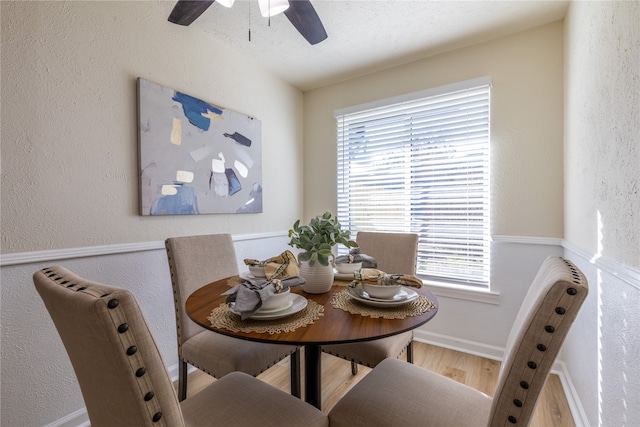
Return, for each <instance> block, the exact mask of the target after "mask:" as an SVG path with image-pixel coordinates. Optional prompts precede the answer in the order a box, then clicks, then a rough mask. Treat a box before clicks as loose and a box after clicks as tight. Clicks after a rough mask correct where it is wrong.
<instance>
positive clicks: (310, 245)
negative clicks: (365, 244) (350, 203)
mask: <svg viewBox="0 0 640 427" xmlns="http://www.w3.org/2000/svg"><path fill="white" fill-rule="evenodd" d="M350 234H351V233H350V232H349V230H342V227H341V225H340V222H338V219H337V218H334V217H333V216H332V214H331V212H325V213H324V214H322V215H319V216H316V217H315V218H312V219H311V221H309V224H308V225H300V220H297V221H296V222H295V224H293V228H292V229H291V230H289V238H290V241H289V246H291V247H295V248H298V249H301V250H302V251H301V252H300V253H299V254H298V261H299V263H300V275H301V276H302V277H304V279H305V284H304V285H303V289H304V290H305V291H306V292H309V293H322V292H327V291H328V290H329V289H330V288H331V285H332V284H333V265H332V263H330V262H329V259H330V258H331V257H333V247H334V246H335V245H337V244H339V243H341V244H343V245H345V246H346V247H347V248H355V247H357V246H358V244H357V243H356V242H355V241H353V240H350V239H349V236H350Z"/></svg>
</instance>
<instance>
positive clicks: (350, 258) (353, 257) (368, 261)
mask: <svg viewBox="0 0 640 427" xmlns="http://www.w3.org/2000/svg"><path fill="white" fill-rule="evenodd" d="M354 262H362V268H376V267H378V261H376V259H375V258H374V257H372V256H370V255H367V254H361V253H360V248H353V249H351V251H349V255H340V256H339V257H336V263H345V264H353V263H354Z"/></svg>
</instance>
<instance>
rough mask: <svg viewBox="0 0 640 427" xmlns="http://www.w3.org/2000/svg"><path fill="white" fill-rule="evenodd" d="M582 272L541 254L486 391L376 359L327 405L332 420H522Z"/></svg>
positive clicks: (581, 295)
mask: <svg viewBox="0 0 640 427" xmlns="http://www.w3.org/2000/svg"><path fill="white" fill-rule="evenodd" d="M587 292H588V286H587V281H586V279H585V277H584V275H583V274H582V273H581V272H580V271H579V270H578V269H577V267H575V266H574V265H573V264H572V263H571V262H569V261H567V260H564V259H562V258H559V257H549V258H547V259H546V260H545V261H544V263H543V264H542V266H541V268H540V271H539V272H538V274H537V276H536V278H535V279H534V281H533V284H532V285H531V287H530V288H529V291H528V293H527V295H526V297H525V299H524V302H523V303H522V306H521V308H520V312H519V314H518V316H517V318H516V322H515V323H514V325H513V328H512V331H511V334H510V335H509V339H508V344H507V347H506V351H505V358H504V361H503V362H502V367H501V371H500V376H499V378H498V385H497V387H496V391H495V393H494V397H493V399H491V398H488V397H486V396H485V395H484V394H482V393H480V392H479V391H476V390H473V389H471V388H469V387H467V386H465V385H463V384H461V383H458V382H456V381H454V380H451V379H449V378H446V377H443V376H440V375H437V374H435V373H431V372H428V371H426V370H425V369H422V368H419V367H417V366H414V365H410V364H408V363H404V362H401V361H399V360H393V359H388V360H385V361H384V362H382V363H380V364H379V365H378V366H377V367H376V368H375V369H373V371H372V372H370V373H369V374H368V375H367V376H366V377H365V378H364V379H363V380H362V381H360V382H359V383H358V384H357V385H356V386H355V387H353V388H352V389H351V390H350V391H349V392H348V393H347V394H346V395H345V396H344V397H343V398H342V399H341V400H340V401H339V402H338V403H337V404H336V406H335V407H334V408H333V409H332V411H331V412H330V413H329V419H330V423H331V425H332V426H336V427H341V426H349V427H359V426H361V427H365V426H366V427H376V426H380V427H382V426H389V425H402V426H404V427H412V426H415V427H418V426H425V425H428V426H456V427H464V426H469V427H471V426H474V427H475V426H492V427H494V426H506V425H521V426H526V425H528V424H529V422H530V420H531V414H532V412H533V409H534V408H535V405H536V401H537V399H538V396H539V394H540V391H541V389H542V386H543V385H544V383H545V381H546V378H547V376H548V374H549V371H550V369H551V365H552V364H553V362H554V360H555V358H556V355H557V354H558V351H559V350H560V346H561V345H562V342H563V341H564V338H565V336H566V334H567V332H568V331H569V328H570V326H571V324H572V323H573V321H574V319H575V317H576V315H577V313H578V310H579V309H580V307H581V305H582V303H583V302H584V299H585V298H586V296H587Z"/></svg>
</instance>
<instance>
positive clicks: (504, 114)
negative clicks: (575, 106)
mask: <svg viewBox="0 0 640 427" xmlns="http://www.w3.org/2000/svg"><path fill="white" fill-rule="evenodd" d="M562 37H563V24H562V22H555V23H551V24H547V25H543V26H540V27H537V28H534V29H531V30H528V31H523V32H520V33H517V34H513V35H510V36H506V37H502V38H499V39H496V40H493V41H490V42H486V43H480V44H477V45H474V46H471V47H468V48H464V49H458V50H454V51H451V52H447V53H444V54H440V55H436V56H433V57H430V58H426V59H424V60H420V61H416V62H413V63H410V64H406V65H403V66H398V67H394V68H392V69H389V70H386V71H382V72H378V73H374V74H370V75H366V76H363V77H360V78H356V79H352V80H348V81H346V82H343V83H339V84H335V85H331V86H327V87H324V88H320V89H316V90H313V91H309V92H305V96H304V106H305V113H304V134H305V152H304V156H305V167H304V175H305V192H304V195H305V200H304V203H305V207H304V212H305V215H306V216H312V215H315V214H316V213H318V212H320V211H322V207H323V206H325V207H326V206H334V205H335V203H336V174H337V172H336V144H335V139H336V131H335V129H336V125H335V119H334V117H333V112H334V110H336V109H338V108H344V107H349V106H352V105H358V104H362V103H365V102H369V101H374V100H378V99H384V98H388V97H392V96H397V95H401V94H404V93H409V92H414V91H418V90H422V89H428V88H431V87H436V86H440V85H444V84H448V83H454V82H457V81H463V80H467V79H471V78H475V77H481V76H487V75H488V76H490V77H491V78H492V81H493V85H492V89H491V233H492V234H494V235H510V236H534V237H558V238H561V237H562V236H563V223H562V213H563V207H562V203H563V200H562V190H563V185H562V179H563V175H562V172H563V171H562V134H563V126H562V125H563V113H562V109H563V94H562V84H563V78H562V73H563V40H562ZM319 183H322V184H319Z"/></svg>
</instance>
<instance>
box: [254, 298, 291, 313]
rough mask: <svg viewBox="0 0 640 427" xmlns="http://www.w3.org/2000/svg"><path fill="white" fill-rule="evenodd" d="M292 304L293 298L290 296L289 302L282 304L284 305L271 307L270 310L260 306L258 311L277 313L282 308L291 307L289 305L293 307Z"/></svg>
mask: <svg viewBox="0 0 640 427" xmlns="http://www.w3.org/2000/svg"><path fill="white" fill-rule="evenodd" d="M292 305H293V298H289V302H287V303H286V304H285V305H284V306H282V307H277V308H272V309H270V310H266V309H264V308H259V309H258V311H257V313H260V314H267V313H277V312H279V311H282V310H286V309H288V308H289V307H291V306H292Z"/></svg>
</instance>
